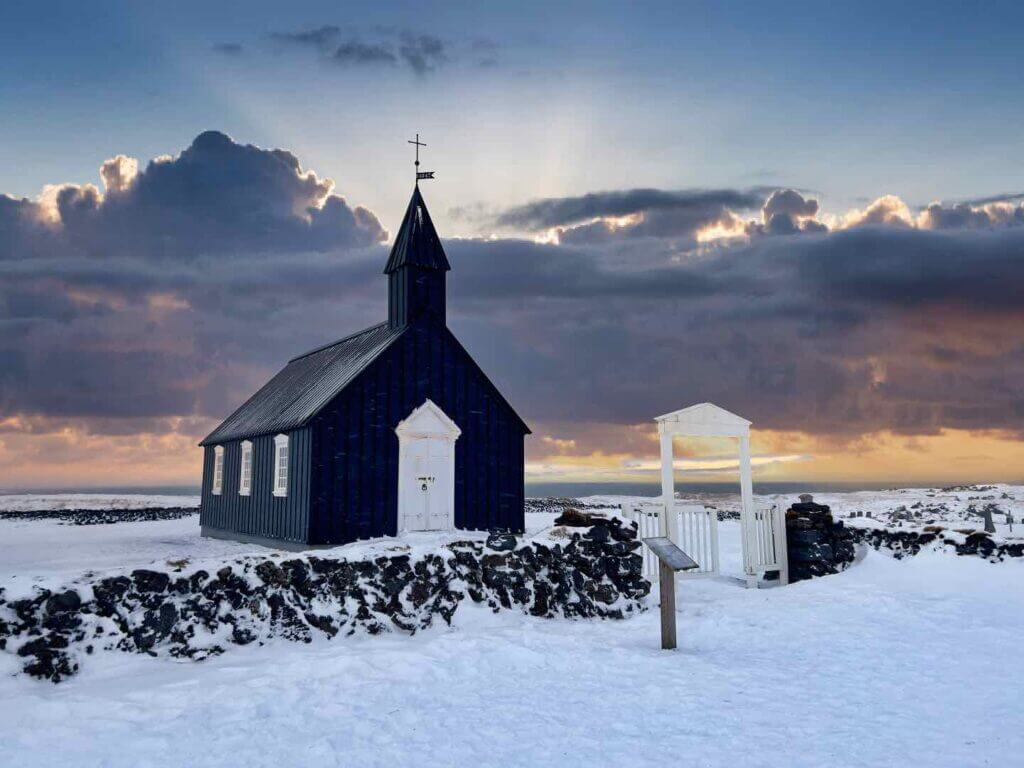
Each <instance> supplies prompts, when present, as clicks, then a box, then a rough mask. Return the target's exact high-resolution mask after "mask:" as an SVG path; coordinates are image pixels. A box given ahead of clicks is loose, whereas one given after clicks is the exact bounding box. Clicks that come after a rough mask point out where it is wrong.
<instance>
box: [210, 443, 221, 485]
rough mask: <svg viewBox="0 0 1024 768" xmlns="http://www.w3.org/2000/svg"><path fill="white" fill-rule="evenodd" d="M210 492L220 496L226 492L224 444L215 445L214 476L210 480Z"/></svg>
mask: <svg viewBox="0 0 1024 768" xmlns="http://www.w3.org/2000/svg"><path fill="white" fill-rule="evenodd" d="M210 492H211V493H212V494H213V495H214V496H220V495H221V494H222V493H223V492H224V446H223V445H215V446H214V447H213V477H212V478H211V481H210Z"/></svg>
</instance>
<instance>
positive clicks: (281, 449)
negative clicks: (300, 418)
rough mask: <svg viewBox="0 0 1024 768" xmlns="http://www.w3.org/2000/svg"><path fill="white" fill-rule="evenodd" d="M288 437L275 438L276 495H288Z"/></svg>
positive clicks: (279, 436)
mask: <svg viewBox="0 0 1024 768" xmlns="http://www.w3.org/2000/svg"><path fill="white" fill-rule="evenodd" d="M288 460H289V451H288V435H278V436H277V437H275V438H274V495H275V496H287V495H288Z"/></svg>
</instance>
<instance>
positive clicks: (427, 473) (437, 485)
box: [405, 437, 452, 531]
mask: <svg viewBox="0 0 1024 768" xmlns="http://www.w3.org/2000/svg"><path fill="white" fill-rule="evenodd" d="M408 459H409V471H408V472H407V473H406V480H405V481H406V484H407V485H406V493H405V499H406V502H407V504H406V509H405V529H406V530H408V531H441V530H447V529H448V528H450V527H452V526H451V524H450V522H449V519H448V518H449V515H448V512H449V509H448V461H449V458H448V446H447V444H446V443H445V442H444V441H443V440H440V439H438V438H436V437H421V438H418V439H414V440H412V441H411V442H410V443H409V448H408Z"/></svg>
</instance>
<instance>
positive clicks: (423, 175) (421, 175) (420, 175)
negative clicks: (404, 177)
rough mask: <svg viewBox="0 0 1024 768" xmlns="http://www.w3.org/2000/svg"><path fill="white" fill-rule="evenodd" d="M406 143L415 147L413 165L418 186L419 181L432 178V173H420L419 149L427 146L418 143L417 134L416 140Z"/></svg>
mask: <svg viewBox="0 0 1024 768" xmlns="http://www.w3.org/2000/svg"><path fill="white" fill-rule="evenodd" d="M407 143H408V144H415V145H416V162H415V163H414V165H415V166H416V184H417V185H418V184H419V183H420V179H432V178H434V172H433V171H422V172H421V171H420V147H425V146H427V145H426V144H425V143H423V142H422V141H420V135H419V134H418V133H417V134H416V138H415V139H409V140H408V142H407Z"/></svg>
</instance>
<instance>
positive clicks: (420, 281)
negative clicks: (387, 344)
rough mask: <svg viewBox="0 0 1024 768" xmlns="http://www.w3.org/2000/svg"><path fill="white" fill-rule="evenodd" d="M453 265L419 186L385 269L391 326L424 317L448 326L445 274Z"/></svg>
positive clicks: (406, 212) (416, 188)
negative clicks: (449, 260) (449, 262)
mask: <svg viewBox="0 0 1024 768" xmlns="http://www.w3.org/2000/svg"><path fill="white" fill-rule="evenodd" d="M450 269H451V266H450V265H449V264H448V258H447V257H446V256H445V253H444V248H443V247H442V246H441V238H440V237H438V234H437V230H435V229H434V222H433V221H431V220H430V213H429V212H428V211H427V205H426V203H424V202H423V195H421V194H420V188H419V185H418V184H417V185H416V187H415V188H414V189H413V192H412V199H411V200H409V207H408V208H407V209H406V211H405V218H404V219H402V226H401V227H399V229H398V235H397V237H395V244H394V245H393V246H392V247H391V255H390V256H389V257H388V263H387V265H386V266H385V267H384V274H386V275H387V276H388V324H389V325H390V326H391V327H392V328H400V327H402V326H403V325H407V324H409V323H412V322H415V321H417V320H420V319H424V318H428V317H430V318H433V319H435V320H438V321H440V323H441V324H442V325H443V324H444V323H445V319H446V318H445V272H448V271H449V270H450Z"/></svg>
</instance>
